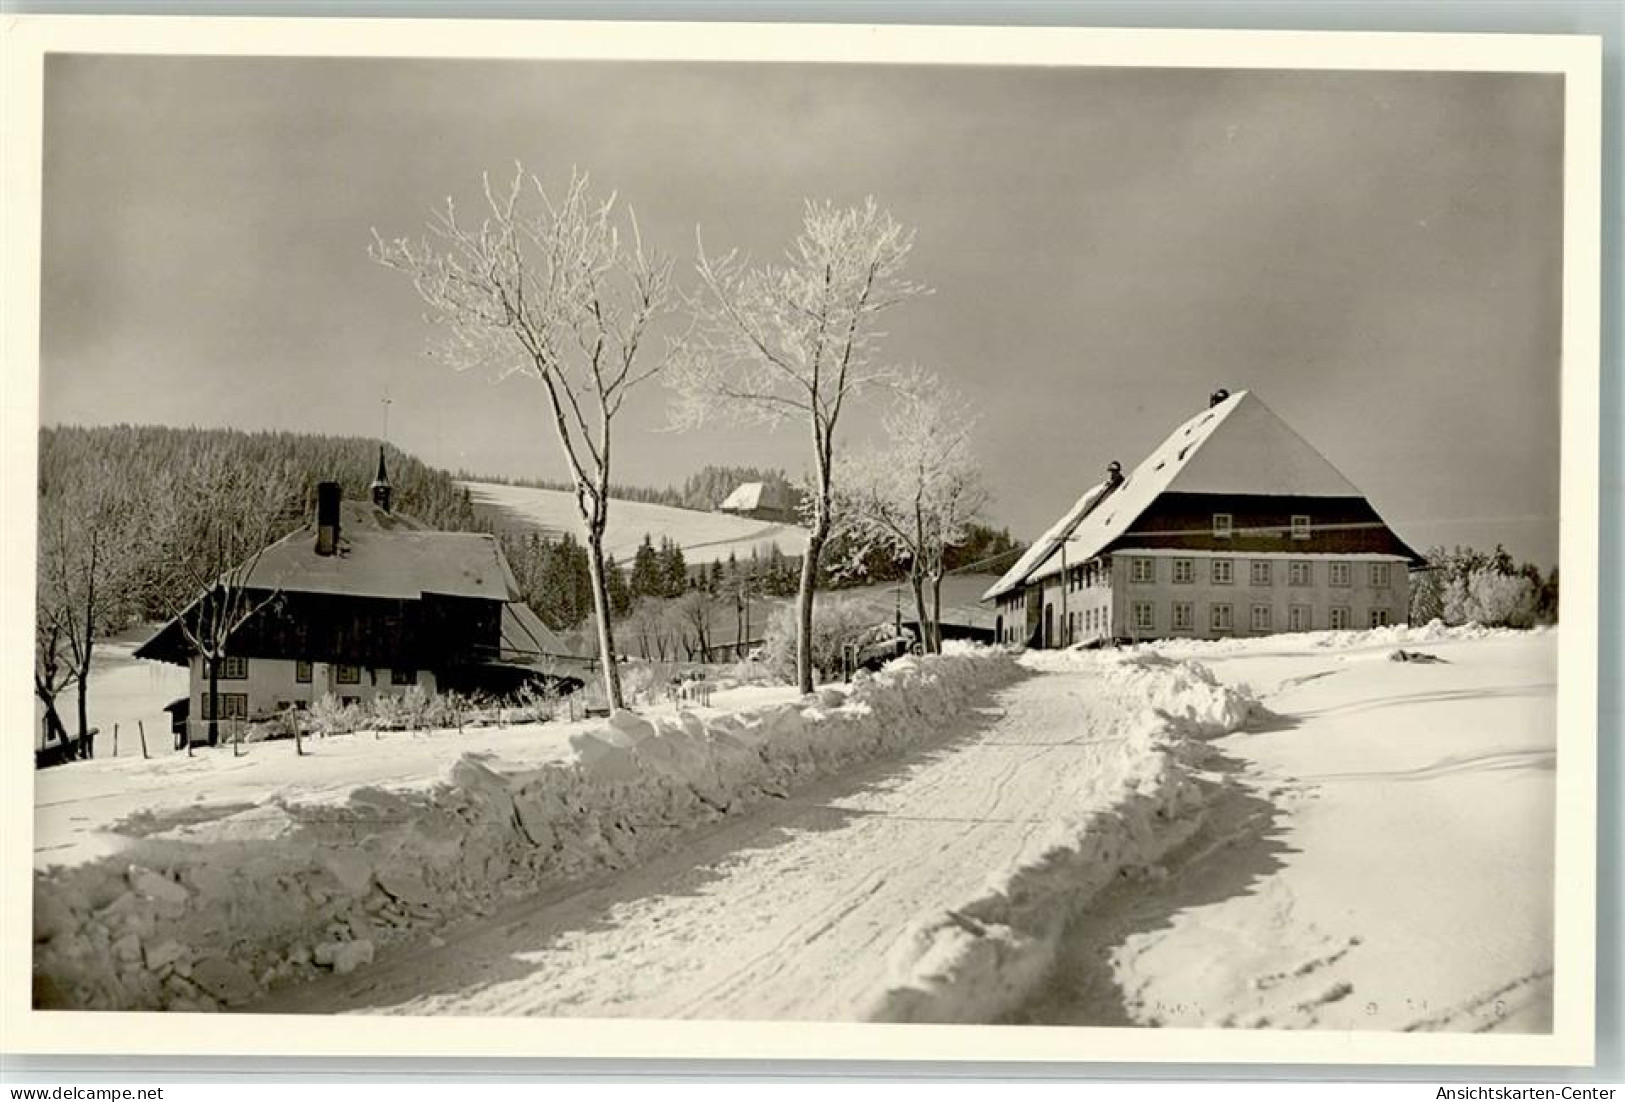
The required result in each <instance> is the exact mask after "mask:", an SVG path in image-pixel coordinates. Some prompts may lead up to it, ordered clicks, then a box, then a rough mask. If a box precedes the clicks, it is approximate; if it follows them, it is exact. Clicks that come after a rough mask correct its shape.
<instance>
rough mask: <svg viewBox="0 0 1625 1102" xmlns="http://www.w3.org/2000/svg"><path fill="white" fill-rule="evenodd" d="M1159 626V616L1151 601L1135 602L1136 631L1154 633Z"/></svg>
mask: <svg viewBox="0 0 1625 1102" xmlns="http://www.w3.org/2000/svg"><path fill="white" fill-rule="evenodd" d="M1156 626H1157V616H1156V612H1155V609H1154V606H1153V605H1152V604H1151V602H1150V601H1135V602H1134V630H1135V631H1154V630H1155V629H1156Z"/></svg>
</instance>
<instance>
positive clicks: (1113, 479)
mask: <svg viewBox="0 0 1625 1102" xmlns="http://www.w3.org/2000/svg"><path fill="white" fill-rule="evenodd" d="M1122 484H1123V465H1122V464H1121V463H1119V462H1118V461H1117V460H1115V459H1114V460H1112V461H1111V462H1110V463H1108V464H1106V485H1107V487H1108V488H1110V489H1113V490H1115V489H1116V488H1117V487H1119V486H1121V485H1122Z"/></svg>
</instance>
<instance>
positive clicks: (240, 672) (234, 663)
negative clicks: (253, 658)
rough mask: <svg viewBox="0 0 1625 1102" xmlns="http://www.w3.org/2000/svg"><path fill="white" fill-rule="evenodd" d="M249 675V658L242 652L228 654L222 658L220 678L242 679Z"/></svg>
mask: <svg viewBox="0 0 1625 1102" xmlns="http://www.w3.org/2000/svg"><path fill="white" fill-rule="evenodd" d="M247 676H248V659H246V658H244V657H243V656H242V655H240V654H228V655H226V656H225V657H224V658H222V659H220V680H222V681H242V680H243V679H245V678H246V677H247Z"/></svg>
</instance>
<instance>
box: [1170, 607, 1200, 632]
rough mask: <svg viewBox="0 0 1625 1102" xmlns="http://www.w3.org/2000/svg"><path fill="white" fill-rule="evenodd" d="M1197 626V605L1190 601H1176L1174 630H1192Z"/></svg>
mask: <svg viewBox="0 0 1625 1102" xmlns="http://www.w3.org/2000/svg"><path fill="white" fill-rule="evenodd" d="M1195 626H1196V610H1195V606H1193V605H1192V604H1191V602H1189V601H1175V602H1174V630H1175V631H1190V630H1191V629H1192V628H1193V627H1195Z"/></svg>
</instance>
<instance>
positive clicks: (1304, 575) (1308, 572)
mask: <svg viewBox="0 0 1625 1102" xmlns="http://www.w3.org/2000/svg"><path fill="white" fill-rule="evenodd" d="M1291 575H1292V576H1291V581H1292V584H1293V585H1314V584H1315V564H1314V563H1312V562H1304V561H1303V560H1301V559H1300V560H1297V561H1294V562H1293V563H1292V566H1291Z"/></svg>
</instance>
